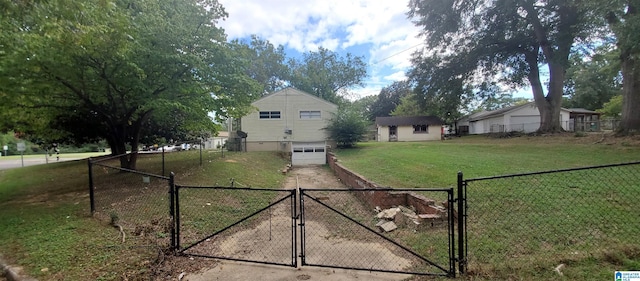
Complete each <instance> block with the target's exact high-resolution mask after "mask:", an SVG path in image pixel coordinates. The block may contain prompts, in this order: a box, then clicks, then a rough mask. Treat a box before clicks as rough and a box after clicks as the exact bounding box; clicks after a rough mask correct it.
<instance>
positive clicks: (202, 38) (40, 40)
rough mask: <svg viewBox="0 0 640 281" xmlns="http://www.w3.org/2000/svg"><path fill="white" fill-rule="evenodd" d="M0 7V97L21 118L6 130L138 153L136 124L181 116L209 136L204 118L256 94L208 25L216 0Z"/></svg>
mask: <svg viewBox="0 0 640 281" xmlns="http://www.w3.org/2000/svg"><path fill="white" fill-rule="evenodd" d="M0 6H1V8H2V9H3V11H4V15H3V16H2V18H1V19H0V21H1V22H0V24H1V25H2V26H3V31H2V35H0V36H1V37H0V39H1V40H0V42H1V43H0V44H1V45H2V52H1V53H0V55H1V56H2V58H1V60H0V79H1V81H0V93H2V95H3V99H9V100H10V107H11V108H12V109H10V110H14V111H16V112H21V114H20V115H16V116H18V118H19V120H17V121H16V122H13V123H12V124H11V125H13V126H16V129H18V130H21V131H26V132H28V133H31V134H33V135H38V136H41V137H45V138H49V139H68V140H76V141H81V140H83V139H87V138H104V139H106V140H107V142H108V143H109V145H110V147H111V150H112V153H113V154H116V155H119V154H124V153H125V152H126V149H127V146H129V147H130V148H131V149H132V150H134V151H136V150H137V148H138V144H139V140H140V137H141V135H142V134H143V130H144V129H145V127H144V126H143V125H144V124H147V123H148V122H149V120H151V119H152V118H154V115H156V114H165V115H166V114H176V115H179V116H180V120H183V121H184V122H183V123H182V124H180V126H182V127H185V128H189V129H191V130H215V126H214V122H213V120H212V119H211V118H210V117H209V115H208V114H209V113H210V112H213V111H215V112H216V115H217V116H219V117H224V116H227V115H242V113H243V112H244V111H246V110H247V109H248V105H249V103H250V101H251V100H253V96H252V94H257V93H259V89H258V87H256V84H255V83H254V82H253V81H252V80H251V79H250V78H248V77H247V76H246V75H245V74H244V73H243V70H244V63H245V62H244V61H242V60H240V59H238V56H236V55H234V54H233V53H232V50H231V49H230V48H228V46H227V44H226V43H225V41H226V38H225V34H224V32H223V30H222V29H220V28H218V27H216V26H215V24H216V21H217V20H219V19H222V18H224V17H225V16H226V14H225V12H224V10H223V8H222V6H221V5H219V4H218V3H217V1H215V0H184V1H164V0H130V1H72V0H50V1H9V0H2V1H1V2H0ZM6 93H10V95H8V94H6ZM0 106H3V111H4V110H5V108H6V107H8V104H5V103H3V104H2V105H0ZM169 116H170V115H169ZM164 117H165V118H158V120H162V119H165V120H166V119H167V118H166V116H164ZM136 159H137V158H136V154H135V153H133V154H130V156H128V157H127V156H122V157H121V158H120V161H121V166H122V167H126V168H132V169H133V168H135V166H136Z"/></svg>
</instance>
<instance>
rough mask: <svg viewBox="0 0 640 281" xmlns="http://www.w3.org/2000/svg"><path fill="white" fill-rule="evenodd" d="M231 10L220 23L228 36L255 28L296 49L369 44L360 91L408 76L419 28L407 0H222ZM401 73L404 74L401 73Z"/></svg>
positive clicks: (276, 42) (244, 34) (257, 32)
mask: <svg viewBox="0 0 640 281" xmlns="http://www.w3.org/2000/svg"><path fill="white" fill-rule="evenodd" d="M219 1H220V3H221V4H222V5H223V6H224V7H225V10H226V11H227V12H228V13H229V17H228V19H227V20H225V21H221V22H220V25H221V26H222V27H223V28H224V29H225V31H226V33H227V35H228V36H229V38H230V39H235V38H246V37H248V36H250V35H252V34H255V35H258V36H260V37H261V38H263V39H266V40H269V41H270V42H271V43H273V44H274V45H283V46H285V48H289V49H293V50H296V51H298V52H306V51H315V50H317V48H318V47H320V46H322V47H323V48H326V49H329V50H332V51H336V52H344V51H345V49H346V48H350V47H358V46H360V45H365V44H366V45H367V46H370V49H369V50H368V52H366V53H361V54H358V53H354V55H358V56H366V57H368V58H369V75H370V78H369V79H368V81H367V87H365V88H364V90H360V89H359V90H357V92H359V93H361V94H366V93H369V92H371V90H367V89H373V88H376V89H378V90H377V91H376V93H375V94H377V92H379V89H380V88H381V87H384V86H386V85H389V84H391V83H392V82H393V81H394V80H390V79H396V78H401V79H403V77H404V71H406V69H407V68H408V67H410V65H411V64H410V61H409V58H410V56H411V53H412V52H413V51H414V49H415V48H417V47H416V45H418V44H420V43H421V42H422V41H421V40H420V39H418V38H416V36H417V34H418V32H419V29H418V28H417V27H415V26H414V25H413V24H412V23H411V22H410V21H409V19H407V16H406V12H407V11H408V8H407V3H408V0H403V1H380V0H343V1H337V0H308V1H299V0H243V1H238V0H219ZM400 73H402V75H400Z"/></svg>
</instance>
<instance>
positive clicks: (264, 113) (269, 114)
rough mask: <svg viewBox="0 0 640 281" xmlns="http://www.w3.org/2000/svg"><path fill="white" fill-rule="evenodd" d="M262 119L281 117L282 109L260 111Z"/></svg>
mask: <svg viewBox="0 0 640 281" xmlns="http://www.w3.org/2000/svg"><path fill="white" fill-rule="evenodd" d="M260 119H280V111H260Z"/></svg>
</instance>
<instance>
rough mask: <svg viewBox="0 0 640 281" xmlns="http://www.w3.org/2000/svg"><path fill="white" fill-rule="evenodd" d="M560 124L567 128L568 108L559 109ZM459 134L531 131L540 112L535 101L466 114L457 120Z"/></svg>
mask: <svg viewBox="0 0 640 281" xmlns="http://www.w3.org/2000/svg"><path fill="white" fill-rule="evenodd" d="M560 125H561V126H562V128H563V129H565V130H569V110H568V109H566V108H561V109H560ZM457 126H458V132H460V133H461V134H466V133H468V134H487V133H502V132H513V131H518V132H525V133H532V132H535V131H537V130H538V128H540V112H539V111H538V108H537V107H536V105H535V103H533V102H529V103H526V104H522V105H516V106H511V107H505V108H501V109H498V110H492V111H481V112H477V113H474V114H471V115H468V116H466V117H464V118H462V119H460V120H458V122H457Z"/></svg>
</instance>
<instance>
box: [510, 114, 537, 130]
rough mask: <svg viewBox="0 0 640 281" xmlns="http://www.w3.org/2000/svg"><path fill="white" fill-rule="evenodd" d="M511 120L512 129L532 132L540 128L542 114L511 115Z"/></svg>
mask: <svg viewBox="0 0 640 281" xmlns="http://www.w3.org/2000/svg"><path fill="white" fill-rule="evenodd" d="M510 121H511V131H520V132H525V133H531V132H535V131H536V130H538V128H540V116H537V115H530V116H529V115H524V116H511V120H510Z"/></svg>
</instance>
